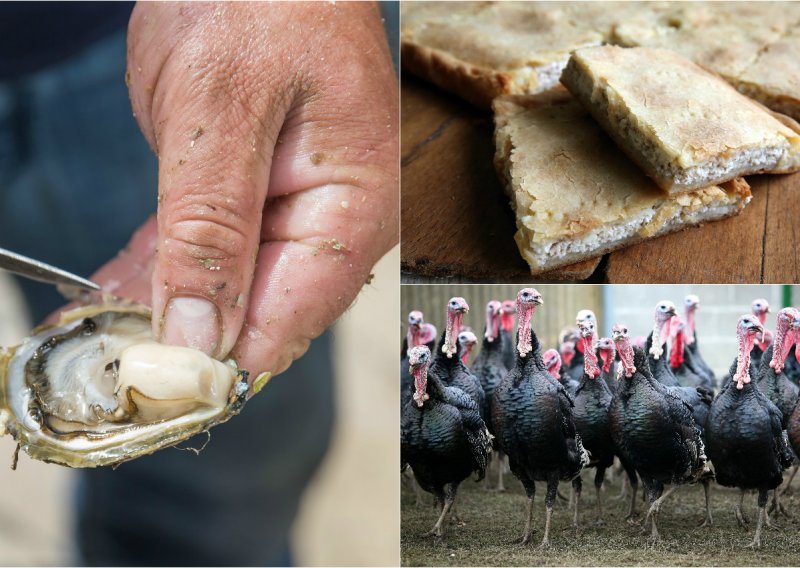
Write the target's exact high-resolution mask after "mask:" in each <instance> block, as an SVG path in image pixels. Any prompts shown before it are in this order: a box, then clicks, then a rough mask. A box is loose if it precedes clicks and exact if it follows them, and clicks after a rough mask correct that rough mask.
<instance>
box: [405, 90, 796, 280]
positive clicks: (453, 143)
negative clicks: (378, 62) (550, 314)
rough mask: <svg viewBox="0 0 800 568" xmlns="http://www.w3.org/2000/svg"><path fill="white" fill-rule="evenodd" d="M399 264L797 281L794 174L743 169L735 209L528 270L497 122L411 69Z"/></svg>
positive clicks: (576, 276) (580, 275) (479, 273)
mask: <svg viewBox="0 0 800 568" xmlns="http://www.w3.org/2000/svg"><path fill="white" fill-rule="evenodd" d="M401 121H402V127H401V131H402V142H401V176H402V182H401V185H402V220H401V225H402V237H401V266H402V270H403V273H404V279H405V280H406V281H436V280H435V279H440V278H444V279H447V280H449V281H475V282H542V281H557V280H573V281H582V280H585V281H588V282H609V283H794V282H800V173H798V174H793V175H784V176H764V175H762V176H752V177H750V178H748V180H747V181H748V182H749V183H750V185H751V187H752V191H753V199H752V201H751V202H750V204H749V205H748V206H747V207H746V208H745V210H744V211H743V212H742V213H741V214H740V215H738V216H736V217H733V218H730V219H725V220H723V221H719V222H715V223H708V224H706V225H704V226H702V227H698V228H693V229H687V230H685V231H681V232H679V233H674V234H672V235H667V236H664V237H660V238H658V239H653V240H650V241H646V242H644V243H642V244H639V245H636V246H632V247H629V248H626V249H623V250H621V251H617V252H614V253H611V254H607V255H605V256H603V257H602V258H598V259H594V260H589V261H586V262H582V263H579V264H576V265H573V266H571V267H567V268H566V269H561V270H559V271H557V272H555V273H550V274H547V275H540V276H536V277H533V276H531V275H530V272H529V270H528V265H527V263H526V262H525V261H524V260H522V257H521V256H520V255H519V252H518V250H517V245H516V243H515V242H514V232H515V230H516V228H515V225H514V215H513V213H512V211H511V207H510V205H509V201H508V198H507V197H506V196H505V194H504V193H503V188H502V187H501V185H500V182H499V181H498V179H497V174H496V173H495V170H494V166H493V162H492V160H493V156H494V143H493V123H492V117H491V115H490V114H489V113H486V112H483V111H479V110H477V109H475V108H474V107H472V106H470V105H469V104H467V103H465V102H463V101H462V100H461V99H458V98H457V97H454V96H452V95H449V94H448V93H445V92H443V91H440V90H438V89H437V88H436V87H434V86H432V85H429V84H427V83H425V82H423V81H421V80H419V79H417V78H415V77H411V76H409V75H404V76H403V80H402V118H401Z"/></svg>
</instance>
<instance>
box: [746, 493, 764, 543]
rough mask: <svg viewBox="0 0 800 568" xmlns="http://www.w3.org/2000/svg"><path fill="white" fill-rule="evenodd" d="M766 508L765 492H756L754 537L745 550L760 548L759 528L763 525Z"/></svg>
mask: <svg viewBox="0 0 800 568" xmlns="http://www.w3.org/2000/svg"><path fill="white" fill-rule="evenodd" d="M766 507H767V491H766V490H765V489H759V490H758V522H757V523H756V536H755V538H753V542H751V543H750V544H748V545H747V548H761V526H762V525H763V524H764V517H765V516H766V514H767V512H766Z"/></svg>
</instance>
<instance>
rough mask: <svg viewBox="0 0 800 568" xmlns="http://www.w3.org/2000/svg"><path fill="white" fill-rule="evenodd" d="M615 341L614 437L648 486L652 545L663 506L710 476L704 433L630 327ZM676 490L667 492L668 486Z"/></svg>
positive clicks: (618, 328)
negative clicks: (705, 475)
mask: <svg viewBox="0 0 800 568" xmlns="http://www.w3.org/2000/svg"><path fill="white" fill-rule="evenodd" d="M612 338H613V340H614V343H615V345H616V347H617V353H618V354H619V357H620V361H621V366H622V372H621V377H620V380H619V385H618V390H617V394H616V396H615V397H614V399H613V400H612V403H611V409H610V413H609V417H610V418H609V424H610V428H611V435H612V438H613V439H614V443H615V445H616V447H617V451H618V452H620V458H621V459H622V460H623V463H625V462H627V463H629V464H631V465H632V466H633V467H634V468H636V472H637V473H638V474H639V476H640V478H641V479H642V483H644V486H645V491H646V494H647V498H648V500H649V501H650V509H649V510H648V512H647V517H646V518H645V522H644V524H643V528H644V530H646V527H647V521H648V519H650V518H651V517H652V531H651V536H650V538H651V540H652V542H657V541H658V539H659V534H658V528H657V522H658V515H659V511H660V508H661V503H662V502H663V501H664V499H666V497H667V496H668V495H669V494H670V493H672V492H673V491H675V490H676V489H677V488H678V487H679V486H680V485H681V484H683V483H691V482H694V481H697V480H698V479H699V478H700V476H701V475H702V474H703V473H704V472H706V471H707V464H706V456H705V452H704V450H703V441H702V439H701V437H700V430H699V428H698V427H697V425H696V424H695V422H694V419H693V418H692V414H691V408H690V407H689V406H688V405H687V404H686V403H685V402H684V401H683V400H681V398H680V397H678V396H676V395H675V394H674V393H673V392H672V389H669V388H667V387H665V386H664V385H662V384H661V383H659V382H658V381H657V380H655V378H654V377H653V375H652V374H651V373H650V369H649V367H648V364H647V357H646V355H645V354H644V352H643V351H642V350H641V349H639V348H638V347H633V346H632V345H631V341H630V336H629V335H628V330H627V328H626V327H625V326H623V325H621V324H615V325H614V327H613V334H612ZM667 483H670V484H672V487H671V488H670V489H669V490H668V491H667V492H666V493H664V485H665V484H667Z"/></svg>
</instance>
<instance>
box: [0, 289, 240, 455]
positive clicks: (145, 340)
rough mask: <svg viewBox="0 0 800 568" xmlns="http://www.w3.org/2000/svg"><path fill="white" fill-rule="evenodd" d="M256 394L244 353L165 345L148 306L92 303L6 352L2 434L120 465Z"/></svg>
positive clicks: (41, 448)
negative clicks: (231, 355) (220, 356)
mask: <svg viewBox="0 0 800 568" xmlns="http://www.w3.org/2000/svg"><path fill="white" fill-rule="evenodd" d="M247 393H248V373H247V372H246V371H242V370H239V369H238V368H237V367H236V364H235V362H234V361H232V360H228V361H226V362H220V361H217V360H215V359H212V358H211V357H208V356H207V355H205V354H204V353H202V352H200V351H196V350H194V349H189V348H185V347H172V346H166V345H162V344H160V343H158V342H157V341H156V340H155V339H154V338H153V335H152V332H151V326H150V311H149V310H148V309H147V308H146V307H144V306H141V305H139V304H122V303H116V304H102V305H95V306H87V307H83V308H78V309H76V310H72V311H69V312H66V313H64V314H62V316H61V321H60V322H59V323H58V325H55V326H45V327H41V328H39V329H36V330H34V332H33V335H32V336H31V337H29V338H27V339H25V340H24V341H23V343H22V344H21V345H19V346H17V347H14V348H11V349H9V350H7V351H5V352H4V353H3V354H2V356H0V435H4V434H11V435H12V436H13V437H14V439H15V440H16V441H17V443H18V444H19V447H20V448H21V449H22V450H24V451H25V452H26V453H27V454H28V455H30V456H31V457H33V458H35V459H38V460H43V461H47V462H55V463H59V464H62V465H67V466H71V467H96V466H102V465H114V464H118V463H121V462H123V461H127V460H130V459H134V458H137V457H140V456H142V455H146V454H150V453H152V452H155V451H156V450H159V449H162V448H165V447H168V446H172V445H175V444H177V443H180V442H181V441H183V440H186V439H188V438H189V437H191V436H193V435H195V434H197V433H200V432H205V431H207V430H208V429H209V428H211V427H212V426H215V425H217V424H220V423H222V422H225V421H226V420H228V419H229V418H231V417H232V416H234V415H236V414H237V413H238V412H239V411H240V410H241V409H242V406H243V405H244V403H245V400H246V397H247Z"/></svg>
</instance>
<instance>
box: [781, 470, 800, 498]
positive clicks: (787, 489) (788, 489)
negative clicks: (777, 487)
mask: <svg viewBox="0 0 800 568" xmlns="http://www.w3.org/2000/svg"><path fill="white" fill-rule="evenodd" d="M798 469H800V465H793V466H792V473H790V474H789V480H788V481H787V482H786V487H785V488H784V490H783V491H781V496H784V495H787V494H789V493H790V492H791V489H792V480H793V479H794V476H795V475H797V470H798Z"/></svg>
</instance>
